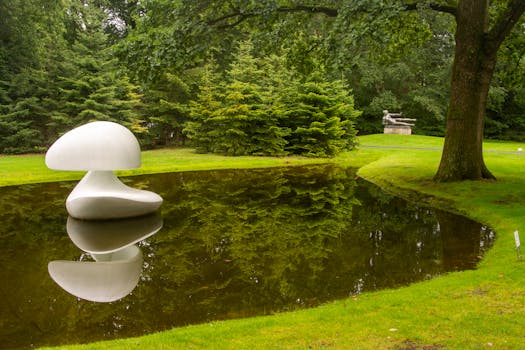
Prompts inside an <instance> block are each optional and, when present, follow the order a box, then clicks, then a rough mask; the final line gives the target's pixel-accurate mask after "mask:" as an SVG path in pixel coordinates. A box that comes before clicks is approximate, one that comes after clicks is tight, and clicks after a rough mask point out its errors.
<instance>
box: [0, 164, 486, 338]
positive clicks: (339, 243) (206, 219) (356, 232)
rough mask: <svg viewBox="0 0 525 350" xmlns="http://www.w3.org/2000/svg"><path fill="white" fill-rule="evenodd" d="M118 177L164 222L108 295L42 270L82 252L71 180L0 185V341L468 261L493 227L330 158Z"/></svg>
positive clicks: (239, 306)
mask: <svg viewBox="0 0 525 350" xmlns="http://www.w3.org/2000/svg"><path fill="white" fill-rule="evenodd" d="M126 182H127V183H129V185H131V186H133V187H141V188H148V189H150V190H153V191H154V192H157V193H159V194H161V195H162V196H163V197H164V199H165V202H164V204H163V207H162V214H163V217H164V227H163V229H162V230H161V231H160V232H159V233H158V234H157V235H155V236H153V237H152V238H150V239H148V241H147V242H144V243H142V244H141V249H142V251H143V254H144V260H145V265H144V273H143V276H142V280H141V281H140V282H139V285H138V286H137V288H136V289H135V290H134V291H133V293H132V295H129V296H128V297H126V298H124V299H122V300H120V301H117V302H114V303H110V304H97V303H92V302H86V301H83V300H77V299H76V298H74V297H72V296H71V295H69V294H67V293H66V292H64V291H63V290H61V289H60V287H58V286H57V285H55V284H54V282H53V281H52V280H51V278H50V277H49V276H48V274H47V263H48V262H49V261H51V260H56V259H78V258H79V256H80V254H81V253H80V251H79V250H78V249H77V248H76V247H75V246H74V245H73V244H72V243H71V242H70V241H69V238H68V236H67V233H66V231H65V222H66V219H67V213H66V211H65V208H64V203H65V198H66V197H67V194H68V193H69V192H70V191H71V188H72V187H73V185H74V184H71V183H66V184H45V185H31V186H22V187H13V188H4V189H0V195H2V201H1V202H0V219H2V222H3V228H1V229H0V238H2V239H3V254H2V255H1V256H0V264H1V267H2V269H0V271H1V272H0V273H1V275H0V278H2V279H3V281H8V283H3V284H2V286H1V288H0V292H1V295H0V296H1V297H2V299H3V300H2V301H0V317H1V319H0V323H1V324H4V325H8V326H5V327H4V328H3V329H2V330H0V338H2V339H9V341H6V342H5V343H4V344H3V345H0V348H2V346H5V347H8V348H10V347H14V346H15V345H16V344H25V346H26V347H27V346H28V344H29V343H35V344H60V343H62V342H64V339H66V341H67V342H86V341H92V340H97V339H104V338H115V337H126V336H132V335H139V334H144V333H149V332H153V331H158V330H161V329H164V328H170V327H173V326H177V325H182V324H187V323H197V322H204V321H206V320H211V319H222V318H230V317H241V316H246V315H253V314H262V313H270V312H273V311H277V310H287V309H293V308H297V307H302V306H311V305H316V304H318V303H321V302H323V301H326V300H333V299H336V298H341V297H345V296H347V295H349V294H354V293H359V292H362V291H364V290H371V289H377V288H385V287H394V286H397V285H400V284H406V283H409V282H412V281H415V280H421V279H425V278H428V277H429V276H431V275H435V274H439V273H442V272H444V271H448V270H455V269H458V268H471V267H474V266H475V263H476V262H477V261H478V259H479V258H478V256H479V255H481V254H482V253H483V252H484V250H486V249H487V248H488V247H489V246H490V243H491V241H492V239H493V233H492V231H490V230H487V229H486V228H483V227H480V225H479V224H476V223H473V222H472V221H470V220H466V219H462V218H458V217H456V216H450V215H448V214H446V213H440V212H434V211H433V210H429V209H426V208H419V207H417V206H415V205H407V204H406V203H405V202H404V201H402V200H400V199H398V198H396V197H393V196H391V195H388V194H385V193H384V192H382V191H381V190H380V189H378V188H377V187H375V186H370V185H368V184H366V183H364V182H362V181H361V180H359V181H358V183H356V180H355V172H354V171H353V170H348V169H341V168H338V167H334V166H330V165H322V166H310V167H290V168H275V169H261V170H226V171H213V172H190V173H174V174H164V175H155V176H151V175H150V176H145V177H142V176H141V177H133V178H128V179H126ZM13 203H15V204H13ZM435 214H437V219H439V224H438V220H437V219H436V215H435ZM458 220H459V221H458ZM480 230H481V231H480ZM463 234H464V235H465V238H464V239H458V237H459V236H460V235H463ZM480 237H481V238H480ZM456 241H459V242H460V244H459V245H456V244H455V243H456ZM453 244H454V247H453ZM458 257H459V258H458ZM13 290H16V293H13V292H12V291H13ZM13 306H16V307H13Z"/></svg>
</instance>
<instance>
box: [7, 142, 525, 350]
mask: <svg viewBox="0 0 525 350" xmlns="http://www.w3.org/2000/svg"><path fill="white" fill-rule="evenodd" d="M360 144H361V146H362V147H361V148H360V149H359V150H358V151H354V152H348V153H345V154H343V155H341V156H338V157H337V158H334V159H321V160H310V159H302V158H294V157H287V158H262V157H243V158H229V157H220V156H210V155H196V154H194V153H193V152H192V151H191V150H163V151H151V152H144V156H143V163H144V166H143V169H141V170H140V172H143V173H153V172H164V171H181V170H190V169H191V170H193V169H210V168H228V167H229V168H238V167H244V168H246V167H252V166H253V167H265V166H279V165H298V164H305V163H309V162H312V161H314V162H328V161H331V162H337V163H340V164H344V165H354V166H357V167H360V169H359V175H361V176H363V177H365V178H366V179H368V180H370V181H372V182H375V183H377V184H378V185H380V186H382V187H383V188H384V189H386V190H387V191H390V192H393V193H396V194H398V195H400V196H402V197H406V198H409V199H412V200H417V201H419V202H422V203H428V204H429V205H433V206H437V207H441V208H445V209H447V210H451V211H455V212H461V213H464V214H465V215H467V216H469V217H471V218H474V219H476V220H478V221H480V222H482V223H484V224H487V225H490V226H491V227H493V228H494V229H495V230H496V233H497V240H496V242H495V244H494V246H493V248H492V249H491V250H490V251H489V252H488V254H487V255H486V256H485V258H484V259H483V260H482V262H481V263H480V264H479V267H478V269H477V270H474V271H463V272H455V273H449V274H447V275H444V276H441V277H438V278H434V279H432V280H428V281H424V282H419V283H416V284H413V285H411V286H408V287H404V288H400V289H392V290H383V291H378V292H371V293H364V294H362V295H359V296H356V297H349V298H348V299H345V300H340V301H336V302H332V303H327V304H325V305H322V306H320V307H317V308H314V309H308V310H301V311H295V312H288V313H280V314H276V315H272V316H263V317H254V318H247V319H238V320H231V321H217V322H212V323H207V324H202V325H196V326H189V327H182V328H176V329H173V330H169V331H165V332H160V333H155V334H151V335H147V336H144V337H138V338H130V339H121V340H115V341H110V342H100V343H94V344H89V345H84V346H69V347H61V348H67V349H77V348H88V349H445V348H446V349H487V348H494V349H523V348H525V262H518V261H517V257H516V251H515V249H514V238H513V232H514V231H515V230H519V231H520V232H522V241H525V173H524V170H525V155H521V154H510V153H494V152H487V153H486V154H485V160H486V163H487V165H488V167H489V169H491V170H492V172H493V173H494V175H495V176H496V177H497V178H498V180H497V181H478V182H474V181H466V182H461V183H448V184H435V183H433V182H432V176H433V175H434V173H435V171H436V169H437V166H438V163H439V158H440V152H439V151H438V150H436V148H438V149H439V148H440V147H441V145H442V139H441V138H434V137H423V136H416V135H411V136H400V135H370V136H364V137H361V138H360ZM395 147H415V148H418V149H406V148H395ZM520 147H523V145H522V144H519V143H510V142H487V143H486V144H485V145H484V149H485V150H487V151H489V150H490V151H498V152H515V151H517V149H518V148H520ZM421 148H423V149H421ZM523 148H525V147H523ZM425 149H429V150H425ZM42 159H43V158H42V157H41V156H23V157H22V156H20V157H5V156H4V157H1V158H0V169H1V170H0V172H1V175H2V176H1V181H3V182H2V183H1V184H3V185H6V184H16V183H17V181H18V183H20V182H38V181H53V180H54V179H56V180H58V179H63V178H61V177H60V176H65V175H62V174H64V173H63V172H60V173H59V172H52V171H48V170H46V169H45V166H43V162H42ZM6 165H7V166H8V167H9V169H10V170H9V169H6V168H5V167H6ZM134 173H138V172H134ZM57 174H60V175H57ZM126 174H128V173H126ZM68 176H70V175H68ZM78 176H79V174H75V175H73V176H72V177H71V179H73V178H75V177H78Z"/></svg>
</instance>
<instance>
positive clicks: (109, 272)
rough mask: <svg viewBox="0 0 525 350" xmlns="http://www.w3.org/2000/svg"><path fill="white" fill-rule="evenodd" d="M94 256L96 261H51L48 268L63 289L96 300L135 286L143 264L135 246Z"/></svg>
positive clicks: (119, 296) (116, 296) (112, 297)
mask: <svg viewBox="0 0 525 350" xmlns="http://www.w3.org/2000/svg"><path fill="white" fill-rule="evenodd" d="M93 257H94V258H95V259H96V261H95V262H90V261H65V260H56V261H51V262H50V263H49V264H48V266H47V269H48V272H49V275H50V276H51V278H52V279H53V280H54V281H55V282H56V283H57V284H58V285H59V286H60V287H61V288H62V289H64V290H65V291H66V292H68V293H70V294H72V295H74V296H76V297H78V298H81V299H85V300H90V301H95V302H102V303H104V302H111V301H115V300H119V299H122V298H124V297H125V296H126V295H128V294H129V293H131V292H132V291H133V289H134V288H135V287H136V286H137V284H138V281H139V278H140V274H141V272H142V264H143V258H142V252H141V251H140V249H139V248H138V247H137V246H135V245H132V246H129V247H127V248H124V249H122V250H119V251H117V252H114V253H111V254H103V255H93Z"/></svg>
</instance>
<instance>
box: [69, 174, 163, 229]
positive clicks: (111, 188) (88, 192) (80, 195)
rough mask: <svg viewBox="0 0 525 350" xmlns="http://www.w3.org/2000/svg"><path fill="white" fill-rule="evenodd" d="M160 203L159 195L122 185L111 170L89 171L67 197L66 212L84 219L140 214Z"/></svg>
mask: <svg viewBox="0 0 525 350" xmlns="http://www.w3.org/2000/svg"><path fill="white" fill-rule="evenodd" d="M161 205H162V197H161V196H159V195H158V194H156V193H153V192H150V191H145V190H139V189H135V188H131V187H128V186H126V185H124V184H123V183H122V182H120V180H119V179H118V178H117V177H116V176H115V174H113V172H112V171H89V172H88V173H87V174H86V175H85V176H84V177H83V178H82V180H80V182H79V183H78V184H77V186H76V187H75V188H74V189H73V191H72V192H71V193H70V194H69V196H68V197H67V200H66V208H67V211H68V213H69V215H71V216H72V217H74V218H77V219H84V220H99V219H118V218H128V217H133V216H140V215H144V214H148V213H152V212H154V211H156V210H157V209H158V208H159V207H160V206H161Z"/></svg>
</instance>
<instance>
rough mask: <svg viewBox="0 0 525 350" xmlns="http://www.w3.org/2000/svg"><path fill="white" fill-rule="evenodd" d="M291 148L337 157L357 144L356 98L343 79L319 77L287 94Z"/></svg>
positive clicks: (294, 151) (316, 154)
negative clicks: (344, 84) (343, 82)
mask: <svg viewBox="0 0 525 350" xmlns="http://www.w3.org/2000/svg"><path fill="white" fill-rule="evenodd" d="M287 100H288V111H287V112H286V113H285V114H286V117H287V118H286V119H285V122H286V126H287V127H288V128H290V130H291V132H290V135H289V136H288V137H287V141H288V146H287V150H288V151H289V152H290V153H293V154H302V155H306V156H311V157H325V156H334V155H336V154H338V153H339V152H341V151H344V150H348V149H351V148H352V147H353V145H354V142H355V141H354V138H355V135H356V130H355V128H354V119H355V118H356V117H357V116H358V115H359V113H358V112H356V111H355V110H354V107H353V99H352V98H351V97H350V96H349V95H348V93H346V92H345V90H344V89H343V86H342V84H341V83H340V82H338V81H335V82H328V81H323V80H321V79H319V78H316V79H312V80H310V81H307V82H305V83H297V85H296V89H295V90H292V92H291V94H290V95H289V96H287Z"/></svg>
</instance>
